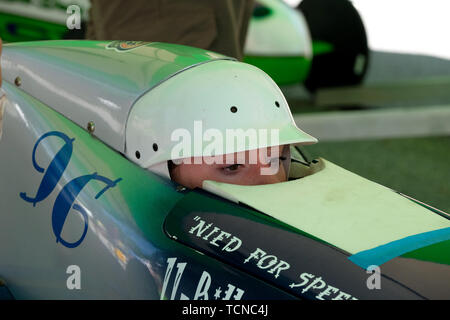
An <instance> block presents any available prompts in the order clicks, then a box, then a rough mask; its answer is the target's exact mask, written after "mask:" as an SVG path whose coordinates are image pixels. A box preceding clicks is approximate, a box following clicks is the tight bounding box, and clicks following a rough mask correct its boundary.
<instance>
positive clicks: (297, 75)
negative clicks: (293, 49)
mask: <svg viewBox="0 0 450 320" xmlns="http://www.w3.org/2000/svg"><path fill="white" fill-rule="evenodd" d="M244 62H246V63H249V64H252V65H254V66H256V67H258V68H260V69H261V70H263V71H264V72H266V73H267V74H268V75H269V76H270V77H271V78H272V79H273V80H274V81H275V82H276V83H277V84H278V85H287V84H294V83H301V82H303V81H304V80H305V79H306V77H307V76H308V73H309V69H310V67H311V61H310V60H309V59H306V58H303V57H262V56H246V57H244Z"/></svg>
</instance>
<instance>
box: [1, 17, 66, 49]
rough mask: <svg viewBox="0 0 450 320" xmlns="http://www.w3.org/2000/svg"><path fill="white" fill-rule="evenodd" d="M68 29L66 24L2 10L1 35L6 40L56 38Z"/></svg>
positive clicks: (60, 36)
mask: <svg viewBox="0 0 450 320" xmlns="http://www.w3.org/2000/svg"><path fill="white" fill-rule="evenodd" d="M67 31H68V29H67V27H66V26H65V25H61V24H57V23H51V22H46V21H42V20H37V19H31V18H27V17H21V16H17V15H13V14H8V13H3V12H0V37H1V38H2V40H3V41H5V42H17V41H36V40H56V39H61V38H63V36H64V34H65V33H66V32H67Z"/></svg>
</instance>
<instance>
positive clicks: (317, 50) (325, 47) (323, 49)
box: [312, 40, 334, 56]
mask: <svg viewBox="0 0 450 320" xmlns="http://www.w3.org/2000/svg"><path fill="white" fill-rule="evenodd" d="M312 48H313V56H317V55H320V54H325V53H330V52H333V50H334V46H333V45H332V44H331V43H328V42H324V41H317V40H316V41H313V43H312Z"/></svg>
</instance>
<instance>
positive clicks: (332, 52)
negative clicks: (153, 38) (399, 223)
mask: <svg viewBox="0 0 450 320" xmlns="http://www.w3.org/2000/svg"><path fill="white" fill-rule="evenodd" d="M74 4H75V5H77V6H79V8H80V13H81V18H82V19H81V20H82V27H81V29H80V30H77V29H73V30H69V29H68V28H67V26H66V21H67V18H68V16H69V15H70V14H72V13H73V11H71V10H68V9H67V8H68V7H69V6H70V5H74ZM89 6H90V3H89V1H88V0H77V1H63V0H37V1H31V0H28V1H24V0H0V37H1V38H2V39H3V40H4V41H5V42H18V41H33V40H57V39H82V38H83V37H84V31H85V24H86V21H87V20H88V19H89V17H88V10H89ZM135 40H139V39H135ZM244 51H245V58H244V61H245V62H248V63H250V64H253V65H255V66H257V67H259V68H261V69H262V70H264V71H265V72H267V73H268V74H269V75H270V76H271V77H272V78H273V79H274V80H275V82H276V83H277V84H279V85H287V84H296V83H304V85H305V87H306V88H307V89H308V90H309V91H311V92H314V91H316V90H317V89H318V88H323V87H333V86H345V85H358V84H360V83H361V82H362V81H363V79H364V76H365V74H366V71H367V66H368V62H369V49H368V44H367V37H366V32H365V29H364V25H363V22H362V21H361V18H360V16H359V14H358V12H357V11H356V9H355V8H354V7H353V5H352V3H351V2H350V1H348V0H303V1H301V2H300V4H299V5H298V7H297V8H291V7H290V6H288V5H287V4H285V3H284V2H283V1H281V0H257V1H256V4H255V9H254V12H253V17H252V19H251V21H250V25H249V30H248V35H247V41H246V46H245V50H244Z"/></svg>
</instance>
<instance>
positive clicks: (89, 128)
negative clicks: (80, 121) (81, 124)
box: [87, 121, 95, 134]
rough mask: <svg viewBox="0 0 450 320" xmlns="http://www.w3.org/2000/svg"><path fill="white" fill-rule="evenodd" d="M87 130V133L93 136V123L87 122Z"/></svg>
mask: <svg viewBox="0 0 450 320" xmlns="http://www.w3.org/2000/svg"><path fill="white" fill-rule="evenodd" d="M87 130H88V131H89V133H90V134H93V133H94V131H95V123H94V121H89V122H88V124H87Z"/></svg>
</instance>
